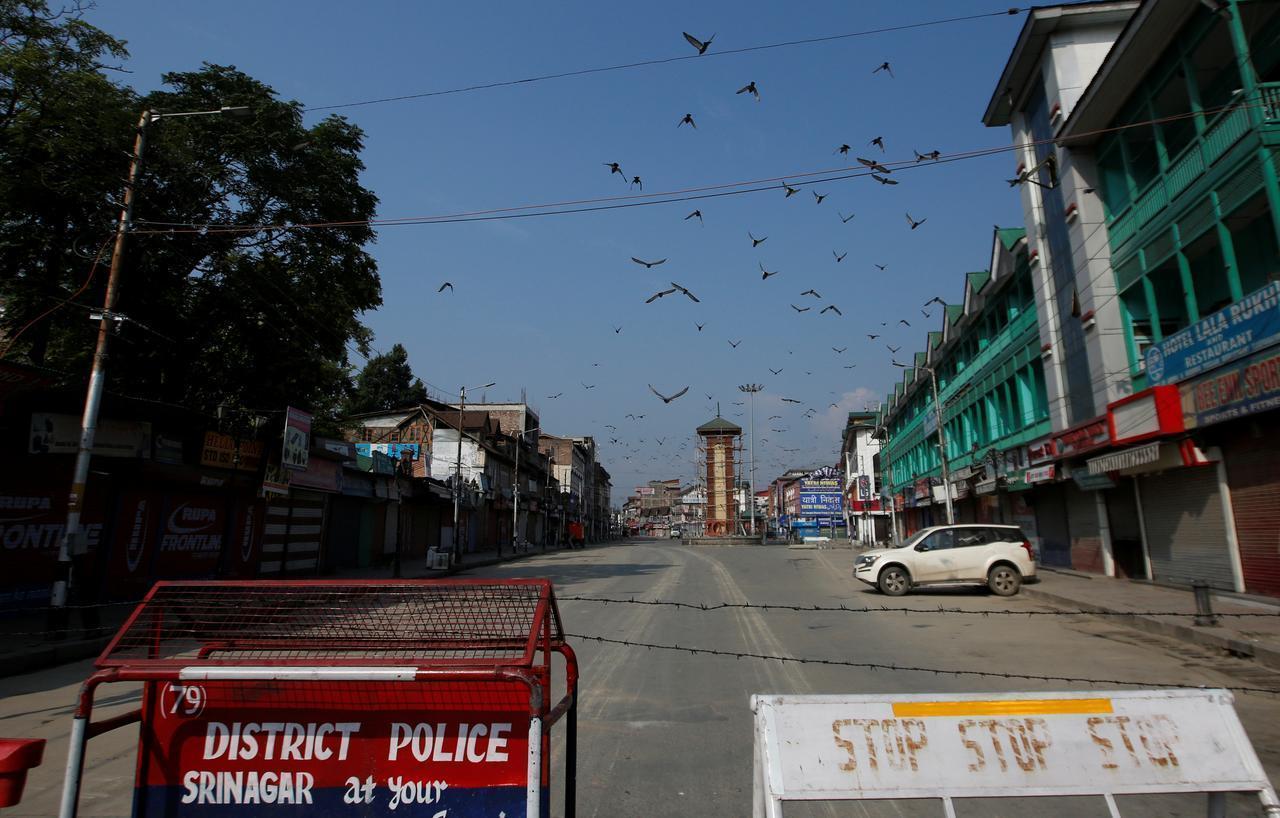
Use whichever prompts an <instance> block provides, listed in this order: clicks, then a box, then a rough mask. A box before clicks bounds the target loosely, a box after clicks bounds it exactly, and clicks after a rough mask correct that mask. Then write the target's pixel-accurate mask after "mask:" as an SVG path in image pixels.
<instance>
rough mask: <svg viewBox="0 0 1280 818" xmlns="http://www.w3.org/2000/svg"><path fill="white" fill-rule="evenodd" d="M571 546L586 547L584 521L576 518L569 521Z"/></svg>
mask: <svg viewBox="0 0 1280 818" xmlns="http://www.w3.org/2000/svg"><path fill="white" fill-rule="evenodd" d="M569 547H570V548H586V547H587V540H586V536H585V535H584V534H583V532H582V523H581V522H580V521H578V520H574V521H573V522H571V523H569Z"/></svg>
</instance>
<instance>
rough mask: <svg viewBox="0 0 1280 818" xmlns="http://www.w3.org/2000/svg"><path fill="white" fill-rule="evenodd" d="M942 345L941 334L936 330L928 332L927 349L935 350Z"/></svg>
mask: <svg viewBox="0 0 1280 818" xmlns="http://www.w3.org/2000/svg"><path fill="white" fill-rule="evenodd" d="M941 344H942V333H941V332H938V331H937V330H936V329H931V330H929V348H930V349H937V348H938V347H939V346H940V345H941Z"/></svg>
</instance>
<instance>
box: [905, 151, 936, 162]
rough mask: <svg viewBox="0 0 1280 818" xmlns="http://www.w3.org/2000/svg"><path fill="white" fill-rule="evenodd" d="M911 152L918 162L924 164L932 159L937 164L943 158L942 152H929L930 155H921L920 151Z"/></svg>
mask: <svg viewBox="0 0 1280 818" xmlns="http://www.w3.org/2000/svg"><path fill="white" fill-rule="evenodd" d="M911 152H912V153H914V154H915V155H916V162H923V161H925V160H926V159H932V160H933V161H935V162H936V161H938V159H939V158H940V157H941V156H942V151H929V152H928V153H921V152H920V151H918V150H914V149H913V150H912V151H911Z"/></svg>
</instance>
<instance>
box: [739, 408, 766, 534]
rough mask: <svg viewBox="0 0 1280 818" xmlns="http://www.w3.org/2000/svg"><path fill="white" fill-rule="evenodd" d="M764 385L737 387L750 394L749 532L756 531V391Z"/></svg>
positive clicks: (753, 532)
mask: <svg viewBox="0 0 1280 818" xmlns="http://www.w3.org/2000/svg"><path fill="white" fill-rule="evenodd" d="M761 389H764V387H763V386H762V385H760V384H758V383H746V384H743V385H742V386H739V387H738V391H739V392H745V393H747V394H748V395H750V396H751V397H750V401H751V436H750V447H751V448H750V453H751V459H750V461H749V463H748V465H747V483H748V484H749V485H750V487H751V488H750V496H749V497H748V498H747V509H748V510H749V512H750V514H751V533H752V534H755V533H756V393H757V392H759V391H760V390H761Z"/></svg>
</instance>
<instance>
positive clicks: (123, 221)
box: [50, 105, 249, 610]
mask: <svg viewBox="0 0 1280 818" xmlns="http://www.w3.org/2000/svg"><path fill="white" fill-rule="evenodd" d="M213 114H228V115H231V116H247V115H248V114H249V108H248V107H246V106H236V107H232V106H227V105H224V106H222V107H221V108H219V109H217V110H215V111H186V112H181V113H166V112H162V111H152V110H146V111H143V112H142V116H140V117H139V118H138V129H137V133H136V134H135V136H134V141H133V157H132V159H131V160H130V162H129V176H128V178H127V180H126V181H125V186H124V198H123V201H122V202H121V207H120V219H119V221H118V222H117V224H116V236H115V246H114V248H113V249H112V251H111V269H110V271H109V272H108V274H107V291H106V295H105V297H104V298H103V303H102V311H101V313H95V314H94V315H93V317H95V318H97V320H98V341H97V345H96V347H95V348H94V351H93V368H92V369H91V370H90V372H89V389H88V392H87V393H86V394H85V399H84V414H83V415H82V417H81V420H80V445H79V447H78V448H77V449H76V463H75V470H74V472H73V473H72V477H71V492H70V493H69V494H68V495H67V523H66V526H65V528H64V529H63V532H62V542H61V543H60V545H59V546H58V565H59V568H60V572H59V576H58V579H57V580H55V581H54V583H53V590H52V599H51V600H50V604H51V607H52V608H53V609H55V610H57V609H62V608H65V607H66V605H67V597H68V594H69V592H70V588H71V582H72V577H71V557H72V555H73V554H74V553H76V552H78V551H79V550H80V549H81V547H82V546H83V536H82V534H81V531H80V514H81V510H82V509H83V508H84V494H85V484H86V482H87V481H88V479H89V458H90V455H91V453H92V452H93V444H94V438H95V437H96V436H97V431H98V410H99V408H100V407H101V404H102V390H103V385H104V384H105V383H106V379H107V347H108V345H109V343H110V340H111V330H112V327H113V326H114V325H115V324H116V322H117V321H118V320H119V316H117V315H116V314H115V313H113V312H112V308H114V307H115V305H116V295H117V294H118V293H119V290H120V274H121V272H122V270H123V267H124V248H125V240H126V239H127V238H128V236H129V231H130V230H132V229H133V201H134V194H135V191H136V189H137V186H138V177H139V176H140V175H141V173H142V155H143V152H144V150H145V149H146V146H147V126H148V125H150V124H151V123H152V122H155V121H157V120H159V119H171V118H175V117H187V116H210V115H213Z"/></svg>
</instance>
